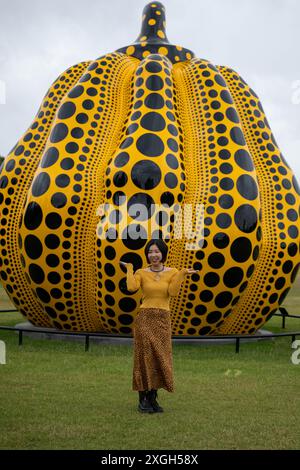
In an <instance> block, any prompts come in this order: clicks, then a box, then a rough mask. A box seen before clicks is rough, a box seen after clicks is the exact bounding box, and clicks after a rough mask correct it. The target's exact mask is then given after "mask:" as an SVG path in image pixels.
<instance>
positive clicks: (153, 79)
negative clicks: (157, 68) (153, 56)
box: [146, 75, 164, 91]
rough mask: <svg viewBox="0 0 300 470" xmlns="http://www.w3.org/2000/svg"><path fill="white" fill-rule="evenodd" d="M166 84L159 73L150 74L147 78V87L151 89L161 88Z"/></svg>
mask: <svg viewBox="0 0 300 470" xmlns="http://www.w3.org/2000/svg"><path fill="white" fill-rule="evenodd" d="M163 86H164V82H163V80H162V78H161V77H159V76H158V75H150V77H148V78H147V80H146V87H147V88H148V90H151V91H158V90H161V89H162V88H163Z"/></svg>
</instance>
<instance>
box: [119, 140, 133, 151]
mask: <svg viewBox="0 0 300 470" xmlns="http://www.w3.org/2000/svg"><path fill="white" fill-rule="evenodd" d="M132 142H133V138H132V137H127V138H126V139H124V140H123V142H122V143H121V145H120V148H121V149H126V148H128V147H129V146H130V145H131V144H132Z"/></svg>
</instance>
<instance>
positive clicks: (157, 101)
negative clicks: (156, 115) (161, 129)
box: [145, 93, 165, 109]
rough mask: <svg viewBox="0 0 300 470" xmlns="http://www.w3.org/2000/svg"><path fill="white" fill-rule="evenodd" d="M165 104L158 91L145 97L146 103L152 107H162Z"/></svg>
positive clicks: (148, 106)
mask: <svg viewBox="0 0 300 470" xmlns="http://www.w3.org/2000/svg"><path fill="white" fill-rule="evenodd" d="M164 104H165V102H164V99H163V98H162V96H161V95H159V94H158V93H150V94H149V95H148V96H147V97H146V99H145V105H146V106H147V108H150V109H161V108H162V107H163V105H164Z"/></svg>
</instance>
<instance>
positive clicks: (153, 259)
mask: <svg viewBox="0 0 300 470" xmlns="http://www.w3.org/2000/svg"><path fill="white" fill-rule="evenodd" d="M148 260H149V262H150V263H151V264H152V266H159V265H160V263H161V260H162V252H161V251H160V249H159V248H158V246H156V245H151V246H150V248H149V251H148Z"/></svg>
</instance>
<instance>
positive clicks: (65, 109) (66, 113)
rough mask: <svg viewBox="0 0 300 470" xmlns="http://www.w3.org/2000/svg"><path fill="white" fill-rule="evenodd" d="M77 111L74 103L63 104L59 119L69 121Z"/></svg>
mask: <svg viewBox="0 0 300 470" xmlns="http://www.w3.org/2000/svg"><path fill="white" fill-rule="evenodd" d="M75 111H76V105H75V104H74V103H73V102H72V101H67V102H66V103H63V104H62V106H61V107H60V109H59V111H58V118H59V119H67V118H69V117H71V116H73V114H74V113H75Z"/></svg>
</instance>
